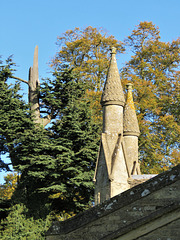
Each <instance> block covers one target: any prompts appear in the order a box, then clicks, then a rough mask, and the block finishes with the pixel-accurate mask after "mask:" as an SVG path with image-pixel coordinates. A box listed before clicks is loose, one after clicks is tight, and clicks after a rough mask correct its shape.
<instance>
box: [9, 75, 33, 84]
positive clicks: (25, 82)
mask: <svg viewBox="0 0 180 240" xmlns="http://www.w3.org/2000/svg"><path fill="white" fill-rule="evenodd" d="M11 78H14V79H17V80H19V81H21V82H24V83H26V84H28V85H29V83H28V81H26V80H23V79H21V78H19V77H15V76H11Z"/></svg>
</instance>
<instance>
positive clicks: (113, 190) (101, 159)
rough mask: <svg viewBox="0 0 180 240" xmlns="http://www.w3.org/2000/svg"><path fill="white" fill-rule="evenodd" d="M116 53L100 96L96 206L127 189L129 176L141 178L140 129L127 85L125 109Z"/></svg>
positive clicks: (130, 88) (129, 86)
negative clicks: (100, 112)
mask: <svg viewBox="0 0 180 240" xmlns="http://www.w3.org/2000/svg"><path fill="white" fill-rule="evenodd" d="M115 53H116V51H115V49H113V50H112V53H111V61H110V66H109V70H108V74H107V79H106V82H105V86H104V90H103V93H102V98H101V104H102V107H103V131H102V137H101V145H100V151H99V155H98V159H97V164H96V170H95V175H94V181H95V204H99V203H102V202H103V201H104V200H107V199H109V198H111V197H114V196H116V195H117V194H119V193H121V192H123V191H125V190H127V189H129V188H130V184H129V182H128V179H129V178H130V176H131V174H140V167H139V163H138V136H139V126H138V122H137V117H136V112H135V108H134V103H133V98H132V86H131V84H129V85H128V92H127V101H126V105H125V107H124V103H125V101H124V93H123V89H122V85H121V80H120V77H119V71H118V67H117V63H116V57H115Z"/></svg>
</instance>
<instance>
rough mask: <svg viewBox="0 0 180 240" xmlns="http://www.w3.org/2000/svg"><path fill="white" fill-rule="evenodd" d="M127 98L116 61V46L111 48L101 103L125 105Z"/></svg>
mask: <svg viewBox="0 0 180 240" xmlns="http://www.w3.org/2000/svg"><path fill="white" fill-rule="evenodd" d="M124 103H125V99H124V93H123V89H122V85H121V80H120V76H119V71H118V67H117V62H116V48H115V47H113V48H112V49H111V61H110V66H109V70H108V74H107V78H106V82H105V85H104V90H103V94H102V98H101V104H102V106H104V105H109V104H113V105H120V106H124Z"/></svg>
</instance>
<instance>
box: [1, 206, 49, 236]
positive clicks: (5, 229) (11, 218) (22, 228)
mask: <svg viewBox="0 0 180 240" xmlns="http://www.w3.org/2000/svg"><path fill="white" fill-rule="evenodd" d="M49 226H50V220H49V217H47V219H46V220H41V219H38V220H34V218H33V217H29V216H28V211H27V209H26V207H25V206H24V205H22V204H18V205H15V206H13V207H12V208H11V211H10V213H9V215H8V217H7V218H6V219H5V220H3V221H1V225H0V237H1V239H2V240H8V239H9V240H17V239H27V240H28V239H29V240H32V239H34V240H42V239H45V237H44V234H45V232H46V231H47V229H48V227H49Z"/></svg>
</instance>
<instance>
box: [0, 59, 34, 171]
mask: <svg viewBox="0 0 180 240" xmlns="http://www.w3.org/2000/svg"><path fill="white" fill-rule="evenodd" d="M12 66H13V63H12V61H11V59H8V60H7V62H6V64H5V65H2V62H1V66H0V153H1V154H5V153H9V155H10V158H11V161H12V164H13V167H14V168H15V167H16V164H17V163H16V161H15V156H14V155H13V154H12V149H13V148H14V141H15V140H16V139H18V137H19V134H21V133H23V132H24V131H25V130H26V129H27V128H28V127H29V126H30V124H31V122H32V121H31V122H30V118H29V114H28V112H27V105H26V104H25V103H24V102H23V101H22V98H21V96H20V95H19V93H18V91H19V90H20V86H19V84H18V83H15V84H14V85H13V86H12V85H9V84H8V83H7V80H8V78H9V77H10V76H11V73H12V71H13V70H12ZM0 166H1V167H2V168H3V169H7V170H9V167H8V166H7V165H6V164H5V163H3V162H2V161H1V163H0Z"/></svg>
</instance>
